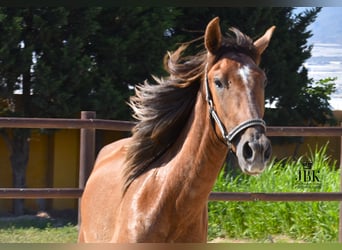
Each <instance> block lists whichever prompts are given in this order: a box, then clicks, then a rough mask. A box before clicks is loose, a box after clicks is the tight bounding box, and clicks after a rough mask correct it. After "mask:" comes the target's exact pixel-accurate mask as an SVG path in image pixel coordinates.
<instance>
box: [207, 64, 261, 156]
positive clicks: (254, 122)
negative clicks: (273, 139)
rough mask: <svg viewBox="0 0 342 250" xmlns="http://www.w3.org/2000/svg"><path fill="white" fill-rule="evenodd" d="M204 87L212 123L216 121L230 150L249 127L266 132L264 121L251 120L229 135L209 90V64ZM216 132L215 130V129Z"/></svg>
mask: <svg viewBox="0 0 342 250" xmlns="http://www.w3.org/2000/svg"><path fill="white" fill-rule="evenodd" d="M204 85H205V90H206V100H207V102H208V105H209V114H210V118H211V119H212V121H214V122H215V123H216V124H217V126H218V127H219V129H220V131H221V134H222V136H223V139H224V142H225V144H226V145H227V146H228V148H229V149H231V147H232V141H233V140H234V138H235V137H236V136H237V135H238V134H239V133H240V132H241V131H243V130H245V129H247V128H249V127H253V126H261V127H263V128H264V129H265V131H266V123H265V121H264V120H263V119H259V118H257V119H249V120H246V121H244V122H242V123H240V124H239V125H237V126H236V127H234V128H233V129H232V130H231V131H230V132H229V133H228V132H227V129H226V127H225V126H224V125H223V123H222V121H221V120H220V118H219V117H218V115H217V112H216V110H215V106H214V101H213V98H212V95H211V92H210V89H209V80H208V64H206V66H205V76H204ZM214 130H215V128H214ZM215 133H216V131H215Z"/></svg>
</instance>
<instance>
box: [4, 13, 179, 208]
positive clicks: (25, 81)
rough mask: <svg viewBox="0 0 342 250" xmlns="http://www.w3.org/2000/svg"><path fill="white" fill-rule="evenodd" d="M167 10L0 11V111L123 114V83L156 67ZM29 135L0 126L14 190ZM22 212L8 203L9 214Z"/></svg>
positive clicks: (20, 175)
mask: <svg viewBox="0 0 342 250" xmlns="http://www.w3.org/2000/svg"><path fill="white" fill-rule="evenodd" d="M175 13H176V12H172V8H164V9H158V10H156V9H153V8H146V7H136V8H112V9H104V8H80V9H67V8H63V7H59V8H48V7H44V8H2V9H0V31H2V34H1V38H0V76H1V82H0V88H1V104H2V105H1V115H5V116H22V117H32V116H35V117H37V116H38V117H73V116H75V115H77V114H79V112H80V111H81V110H88V109H89V110H95V111H97V113H98V114H99V116H100V117H103V118H116V119H119V118H121V119H123V118H126V119H127V118H128V115H127V114H128V113H129V112H128V108H127V107H125V104H124V100H125V99H126V98H127V97H128V95H129V93H130V90H129V86H130V85H132V86H134V84H135V83H136V82H137V81H138V80H139V81H141V80H144V79H147V78H149V77H150V76H149V74H150V73H151V72H155V73H158V72H160V71H161V61H162V60H161V57H162V55H161V52H162V53H164V51H165V50H166V44H167V43H168V41H169V36H167V35H165V34H164V32H165V30H166V29H167V28H168V27H171V26H170V25H171V24H170V21H171V20H173V18H174V17H175ZM157 22H158V23H159V24H160V25H155V24H156V23H157ZM156 58H158V61H157V60H156ZM15 93H17V94H15ZM18 96H19V97H20V98H18ZM123 107H124V108H123ZM30 133H31V131H30V130H29V129H6V130H4V129H3V130H1V135H2V137H3V138H4V139H5V141H6V143H7V145H8V149H9V151H10V152H11V165H12V170H13V186H14V187H25V175H26V167H27V164H28V160H29V159H28V156H29V141H30ZM23 209H24V206H23V201H22V200H16V201H15V204H14V213H15V214H22V213H23Z"/></svg>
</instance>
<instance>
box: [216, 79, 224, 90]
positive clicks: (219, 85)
mask: <svg viewBox="0 0 342 250" xmlns="http://www.w3.org/2000/svg"><path fill="white" fill-rule="evenodd" d="M214 83H215V86H216V87H217V88H222V87H223V84H222V82H221V81H220V80H219V79H214Z"/></svg>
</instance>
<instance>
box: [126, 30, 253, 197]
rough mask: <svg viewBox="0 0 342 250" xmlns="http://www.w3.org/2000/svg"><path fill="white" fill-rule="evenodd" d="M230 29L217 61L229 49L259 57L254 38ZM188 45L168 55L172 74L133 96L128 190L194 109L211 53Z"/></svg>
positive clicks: (166, 61)
mask: <svg viewBox="0 0 342 250" xmlns="http://www.w3.org/2000/svg"><path fill="white" fill-rule="evenodd" d="M230 31H231V32H232V33H233V36H232V35H229V36H227V37H225V38H224V40H223V41H222V47H221V49H220V53H219V55H218V56H217V58H216V59H215V61H216V60H219V57H220V56H221V55H223V54H224V53H226V52H228V51H234V52H237V53H244V54H247V55H248V56H250V57H251V58H252V59H253V60H255V61H256V60H257V52H256V48H255V47H254V45H253V41H252V40H251V39H250V38H249V37H248V36H246V35H245V34H243V33H241V32H240V31H239V30H237V29H235V28H231V29H230ZM186 47H187V46H185V45H182V46H180V47H179V48H178V49H177V50H176V51H175V52H173V53H168V55H167V56H166V57H165V60H164V67H165V70H166V71H167V72H168V73H169V77H167V78H164V79H163V78H162V79H159V78H156V77H154V80H155V81H156V84H150V83H148V82H147V81H145V83H144V84H142V85H139V86H137V87H136V94H135V96H133V97H131V98H130V103H129V105H130V106H131V108H132V109H133V112H134V114H133V117H134V118H135V119H137V120H138V123H137V125H136V126H135V127H134V128H133V130H132V133H133V136H132V140H131V144H130V145H128V149H127V150H128V151H127V158H126V169H125V178H126V183H125V186H124V191H125V190H126V189H127V188H128V187H129V185H130V184H131V182H132V181H133V180H134V179H135V178H137V177H138V176H140V175H141V174H143V173H144V172H146V171H147V170H148V169H149V166H150V164H151V163H152V162H153V161H155V160H156V159H157V158H158V157H160V156H161V155H162V154H163V153H164V152H166V150H167V149H168V148H169V147H170V145H172V144H173V143H174V142H175V141H176V140H177V138H178V136H179V134H180V133H181V131H182V129H183V128H184V126H185V124H186V122H187V120H188V117H189V116H190V113H191V112H192V110H193V107H194V104H195V102H196V98H197V93H198V90H199V87H200V84H201V80H202V78H203V75H204V69H205V65H206V64H207V58H208V56H207V51H206V50H203V51H202V52H200V53H198V54H197V55H194V56H183V52H184V50H185V49H186Z"/></svg>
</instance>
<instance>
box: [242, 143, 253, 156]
mask: <svg viewBox="0 0 342 250" xmlns="http://www.w3.org/2000/svg"><path fill="white" fill-rule="evenodd" d="M242 152H243V157H244V158H245V159H246V160H249V159H251V158H252V157H253V150H252V148H251V147H250V146H249V143H248V142H246V143H245V145H244V146H243V151H242Z"/></svg>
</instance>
